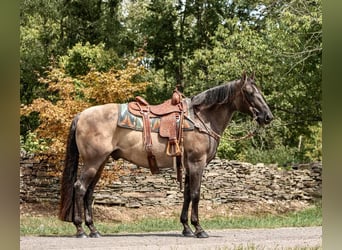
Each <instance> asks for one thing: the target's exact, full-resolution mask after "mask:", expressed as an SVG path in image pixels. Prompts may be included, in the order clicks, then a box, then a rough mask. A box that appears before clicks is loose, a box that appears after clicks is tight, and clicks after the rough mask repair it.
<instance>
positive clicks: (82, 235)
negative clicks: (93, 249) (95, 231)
mask: <svg viewBox="0 0 342 250" xmlns="http://www.w3.org/2000/svg"><path fill="white" fill-rule="evenodd" d="M76 238H79V239H82V238H88V236H87V235H86V233H85V232H82V233H78V234H76Z"/></svg>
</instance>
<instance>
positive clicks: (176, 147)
mask: <svg viewBox="0 0 342 250" xmlns="http://www.w3.org/2000/svg"><path fill="white" fill-rule="evenodd" d="M170 145H171V146H170ZM172 149H173V150H172ZM171 151H172V152H171ZM166 154H167V155H168V156H171V157H174V156H180V155H181V154H182V152H181V150H180V147H179V143H178V141H177V140H175V142H174V143H173V142H172V143H171V141H168V143H167V148H166Z"/></svg>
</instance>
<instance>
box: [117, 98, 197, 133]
mask: <svg viewBox="0 0 342 250" xmlns="http://www.w3.org/2000/svg"><path fill="white" fill-rule="evenodd" d="M190 119H191V117H190ZM179 122H180V121H179V119H178V120H177V123H178V124H179ZM150 124H151V132H154V133H159V128H160V118H159V117H152V118H150ZM118 126H119V127H122V128H129V129H133V130H137V131H143V120H142V117H140V116H135V115H133V114H131V113H130V112H129V111H128V104H127V103H123V104H120V105H119V119H118ZM193 129H194V124H193V123H192V122H191V121H190V120H189V119H188V118H187V117H184V121H183V131H187V130H188V131H189V130H193Z"/></svg>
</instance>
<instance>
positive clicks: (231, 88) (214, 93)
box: [191, 80, 239, 106]
mask: <svg viewBox="0 0 342 250" xmlns="http://www.w3.org/2000/svg"><path fill="white" fill-rule="evenodd" d="M238 82H239V80H236V81H232V82H228V83H226V84H222V85H219V86H216V87H213V88H211V89H208V90H206V91H204V92H201V93H199V94H197V95H195V96H194V97H192V98H191V104H192V105H193V106H202V105H203V106H211V105H214V104H224V103H229V102H230V101H231V98H233V97H234V95H235V89H236V83H238Z"/></svg>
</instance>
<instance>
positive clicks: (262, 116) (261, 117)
mask: <svg viewBox="0 0 342 250" xmlns="http://www.w3.org/2000/svg"><path fill="white" fill-rule="evenodd" d="M273 119H274V117H273V114H272V113H271V112H266V113H260V112H259V113H258V114H257V116H256V121H257V122H258V124H259V125H260V126H263V125H267V124H269V123H270V122H271V121H272V120H273Z"/></svg>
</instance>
